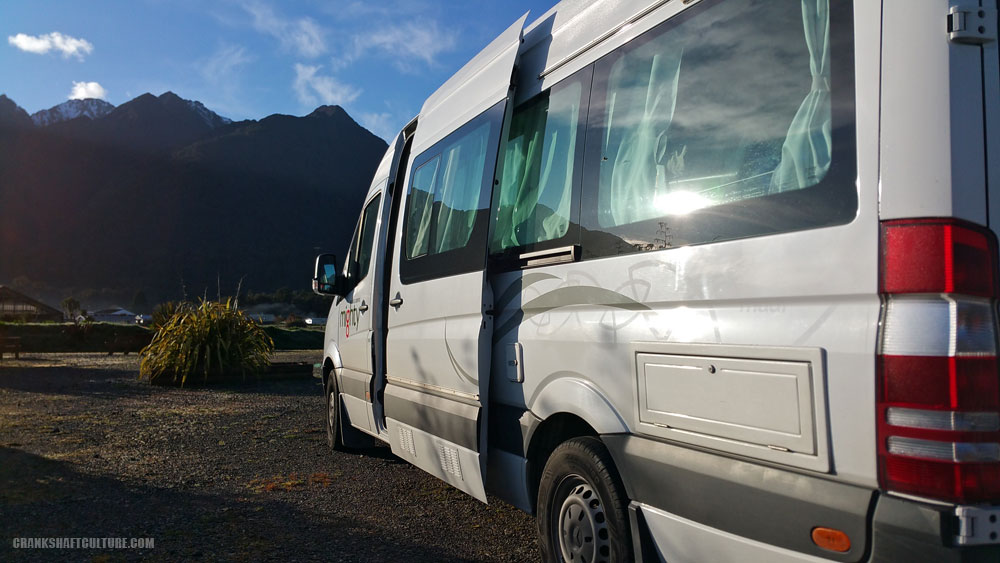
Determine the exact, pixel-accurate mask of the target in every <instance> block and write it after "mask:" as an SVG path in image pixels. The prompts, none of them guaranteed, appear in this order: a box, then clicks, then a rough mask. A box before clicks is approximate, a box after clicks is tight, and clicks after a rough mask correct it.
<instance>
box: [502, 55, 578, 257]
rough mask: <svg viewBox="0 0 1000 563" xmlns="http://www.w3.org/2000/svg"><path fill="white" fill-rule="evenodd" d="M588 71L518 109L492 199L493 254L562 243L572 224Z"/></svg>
mask: <svg viewBox="0 0 1000 563" xmlns="http://www.w3.org/2000/svg"><path fill="white" fill-rule="evenodd" d="M589 71H590V69H587V71H586V72H583V73H580V75H579V76H575V77H573V78H571V79H569V80H566V81H564V82H562V83H560V84H559V85H557V86H555V87H553V88H552V89H551V90H547V91H546V92H544V93H542V94H541V95H539V96H536V97H535V98H534V99H532V100H530V101H528V102H527V103H525V104H522V105H521V106H519V107H518V108H516V109H515V110H514V112H513V116H512V118H511V125H510V132H509V134H508V137H507V142H506V144H505V146H504V153H503V154H504V158H503V171H502V173H501V174H500V184H499V189H498V191H497V193H496V194H495V195H494V198H493V199H494V201H493V206H494V211H493V215H494V217H495V219H494V221H495V224H494V227H493V236H492V239H491V242H490V250H491V252H502V251H504V250H507V249H509V248H521V247H526V246H531V245H535V244H537V243H540V242H545V241H550V240H556V239H560V238H562V237H564V236H566V234H567V233H568V231H569V228H570V223H571V221H575V220H576V217H575V215H576V213H574V209H573V206H572V205H571V203H572V200H573V192H574V186H575V185H576V181H577V176H578V173H577V171H578V170H579V167H580V164H581V161H582V158H581V157H582V151H581V150H580V149H581V148H582V145H583V138H582V134H581V133H582V130H583V129H584V127H583V124H582V116H583V115H585V113H584V111H583V110H585V109H586V106H585V104H586V101H587V98H588V96H587V95H586V94H585V92H586V93H589V90H590V76H591V74H590V72H589Z"/></svg>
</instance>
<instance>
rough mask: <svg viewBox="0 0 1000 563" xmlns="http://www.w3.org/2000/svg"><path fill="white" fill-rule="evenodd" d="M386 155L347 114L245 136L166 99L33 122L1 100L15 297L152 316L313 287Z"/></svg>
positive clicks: (3, 186)
mask: <svg viewBox="0 0 1000 563" xmlns="http://www.w3.org/2000/svg"><path fill="white" fill-rule="evenodd" d="M385 149H386V143H385V141H383V140H382V139H380V138H378V137H376V136H375V135H373V134H372V133H370V132H369V131H368V130H366V129H364V128H363V127H361V126H360V125H358V124H357V123H356V122H355V121H354V120H353V119H352V118H351V117H350V116H349V115H348V114H347V113H346V112H345V111H344V110H343V109H342V108H340V107H339V106H321V107H319V108H317V109H316V110H315V111H313V112H312V113H310V114H309V115H306V116H304V117H293V116H288V115H272V116H269V117H266V118H263V119H260V120H246V121H237V122H233V121H230V120H229V119H226V118H224V117H222V116H219V115H218V114H216V113H214V112H213V111H211V110H209V109H208V108H206V107H205V106H204V105H203V104H201V103H200V102H197V101H192V100H185V99H182V98H180V97H179V96H177V95H175V94H173V93H172V92H166V93H164V94H162V95H159V96H154V95H152V94H143V95H141V96H139V97H137V98H135V99H133V100H131V101H129V102H126V103H123V104H121V105H120V106H117V107H114V106H112V105H111V104H108V103H107V102H103V101H101V100H71V101H69V102H65V103H63V104H60V105H58V106H56V107H54V108H51V109H48V110H43V111H40V112H37V113H35V114H33V115H30V116H29V115H28V113H27V112H25V111H24V110H23V109H22V108H20V107H19V106H18V105H17V104H16V103H14V102H13V101H12V100H10V99H9V98H7V97H6V96H5V95H0V284H12V283H13V284H14V285H15V286H17V285H21V286H22V287H23V286H25V285H29V286H30V285H32V284H33V286H34V287H36V288H40V289H39V291H40V292H41V293H42V295H38V296H39V297H47V298H49V299H50V300H52V299H55V300H61V299H62V298H64V297H68V296H78V294H81V293H84V294H87V293H88V292H89V294H91V295H92V294H94V293H95V292H96V291H97V290H99V289H100V290H103V292H104V293H105V294H108V293H109V292H110V294H116V292H117V294H120V295H125V294H130V293H129V292H138V291H142V292H144V294H145V295H146V296H148V298H149V299H150V300H151V301H153V302H156V301H161V300H167V299H177V298H179V297H181V295H182V293H186V294H187V295H188V296H197V295H202V294H204V293H208V294H209V295H213V296H214V295H215V294H216V291H218V287H219V286H222V288H223V292H224V293H225V292H226V291H227V290H228V291H231V290H230V288H235V286H236V285H237V284H238V283H240V282H241V280H242V288H243V290H245V291H246V290H254V291H274V290H276V289H279V288H282V287H287V288H292V289H300V288H306V287H308V283H309V278H310V277H311V264H312V258H313V256H314V255H315V254H316V253H317V251H321V250H322V251H334V252H336V253H337V254H338V256H342V255H343V251H344V249H345V248H346V246H347V244H348V242H349V239H350V236H351V232H352V231H353V229H354V226H355V222H356V220H357V215H358V212H359V208H360V205H361V200H362V198H363V197H364V194H365V192H366V190H367V187H368V185H369V182H370V180H371V176H372V174H373V173H374V171H375V168H376V166H377V165H378V162H379V160H380V159H381V156H382V154H383V153H384V152H385ZM97 305H100V304H94V306H97Z"/></svg>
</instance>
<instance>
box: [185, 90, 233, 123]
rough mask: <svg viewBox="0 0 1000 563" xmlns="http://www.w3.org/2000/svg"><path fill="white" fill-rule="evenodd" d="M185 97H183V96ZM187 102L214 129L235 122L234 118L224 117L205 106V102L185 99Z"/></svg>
mask: <svg viewBox="0 0 1000 563" xmlns="http://www.w3.org/2000/svg"><path fill="white" fill-rule="evenodd" d="M181 99H183V98H181ZM184 101H185V102H187V105H188V107H190V108H191V109H192V110H193V111H194V112H195V113H197V114H198V116H199V117H201V118H202V119H203V120H204V121H205V123H207V124H208V126H209V127H212V128H213V129H214V128H216V127H219V126H220V125H229V124H230V123H232V122H233V120H232V119H229V118H228V117H222V116H221V115H219V114H217V113H215V112H214V111H212V110H210V109H208V108H207V107H205V105H204V104H202V103H201V102H198V101H194V100H184Z"/></svg>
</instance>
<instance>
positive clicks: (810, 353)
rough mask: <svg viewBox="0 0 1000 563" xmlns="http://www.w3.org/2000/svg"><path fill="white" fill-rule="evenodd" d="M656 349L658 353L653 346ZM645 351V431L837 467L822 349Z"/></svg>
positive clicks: (640, 370) (641, 395)
mask: <svg viewBox="0 0 1000 563" xmlns="http://www.w3.org/2000/svg"><path fill="white" fill-rule="evenodd" d="M652 346H655V347H656V348H658V350H656V351H652V350H649V349H648V348H649V347H652ZM645 348H646V349H642V348H639V349H637V351H636V355H635V359H636V374H637V391H638V397H637V398H638V411H639V412H638V414H639V422H640V425H641V427H642V431H643V432H644V433H647V434H652V435H657V436H662V437H665V438H669V439H671V440H676V441H681V442H688V443H692V444H696V445H700V446H705V447H711V448H714V449H720V450H724V451H729V452H732V453H738V454H742V455H749V456H752V457H758V458H761V459H767V460H769V461H776V462H779V463H787V464H790V465H796V466H801V467H808V468H810V469H821V470H828V469H829V466H828V462H827V456H826V438H825V435H826V425H825V419H826V405H825V403H826V401H825V397H824V385H823V371H822V354H821V352H820V351H819V350H815V349H793V348H763V347H742V346H739V347H734V346H716V345H692V344H677V345H671V344H656V345H651V346H647V347H645ZM640 350H641V351H640ZM669 352H674V353H669ZM741 356H742V357H741ZM821 436H822V437H823V438H820V437H821Z"/></svg>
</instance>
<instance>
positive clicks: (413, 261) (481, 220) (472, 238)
mask: <svg viewBox="0 0 1000 563" xmlns="http://www.w3.org/2000/svg"><path fill="white" fill-rule="evenodd" d="M506 107H507V98H504V99H503V100H500V101H499V102H497V103H496V104H494V105H492V106H490V107H489V108H487V109H486V110H484V111H483V112H481V113H480V114H479V115H477V116H475V117H473V118H472V119H470V120H469V121H467V122H465V123H463V124H462V125H461V126H459V127H458V128H456V129H455V130H453V131H452V132H450V133H448V134H447V135H445V136H444V137H443V138H442V139H440V140H439V141H437V142H436V143H434V144H433V145H431V146H430V147H428V148H427V149H425V150H424V151H423V152H421V153H420V154H418V155H416V156H414V157H413V158H412V159H411V161H410V164H409V166H407V170H408V172H407V179H406V180H407V182H406V191H405V193H406V197H405V198H404V200H403V201H402V202H401V209H400V212H401V213H400V215H401V217H400V218H399V219H398V220H397V221H398V223H397V225H398V228H399V229H400V237H399V241H400V244H399V247H400V248H399V253H398V257H397V258H396V260H398V264H399V266H398V275H399V281H400V283H402V284H403V285H410V284H414V283H419V282H422V281H429V280H433V279H439V278H444V277H449V276H455V275H459V274H465V273H469V272H475V271H477V270H484V269H485V266H486V254H487V252H488V245H489V240H488V238H487V237H488V231H489V216H490V207H491V203H492V197H493V183H494V180H495V178H496V166H497V162H498V158H499V149H500V137H501V136H502V132H503V126H504V112H505V111H506ZM483 123H489V124H490V134H489V138H488V140H487V146H486V158H485V161H484V163H483V166H484V168H483V176H482V178H483V179H482V182H481V184H480V188H479V202H478V205H477V215H478V216H477V217H476V219H475V222H474V223H473V227H472V233H470V235H469V240H468V242H466V244H465V246H461V247H458V248H452V249H449V250H446V251H444V252H438V253H433V254H431V253H429V252H428V253H425V254H421V255H419V256H414V257H413V258H409V257H407V255H406V247H407V243H408V240H407V236H408V233H409V223H410V203H411V199H410V197H411V195H412V192H413V180H414V178H415V176H416V174H415V172H416V171H417V170H419V169H420V167H421V166H423V165H424V164H426V163H428V162H430V161H431V160H433V159H434V158H435V157H438V156H440V155H441V154H442V153H443V152H444V148H445V147H447V146H450V145H451V144H453V143H454V142H455V141H456V140H458V139H459V138H461V137H462V136H463V135H467V134H469V133H470V132H472V131H474V130H475V129H476V128H477V127H479V126H481V125H482V124H483ZM491 169H492V174H490V173H487V172H488V171H490V170H491Z"/></svg>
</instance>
